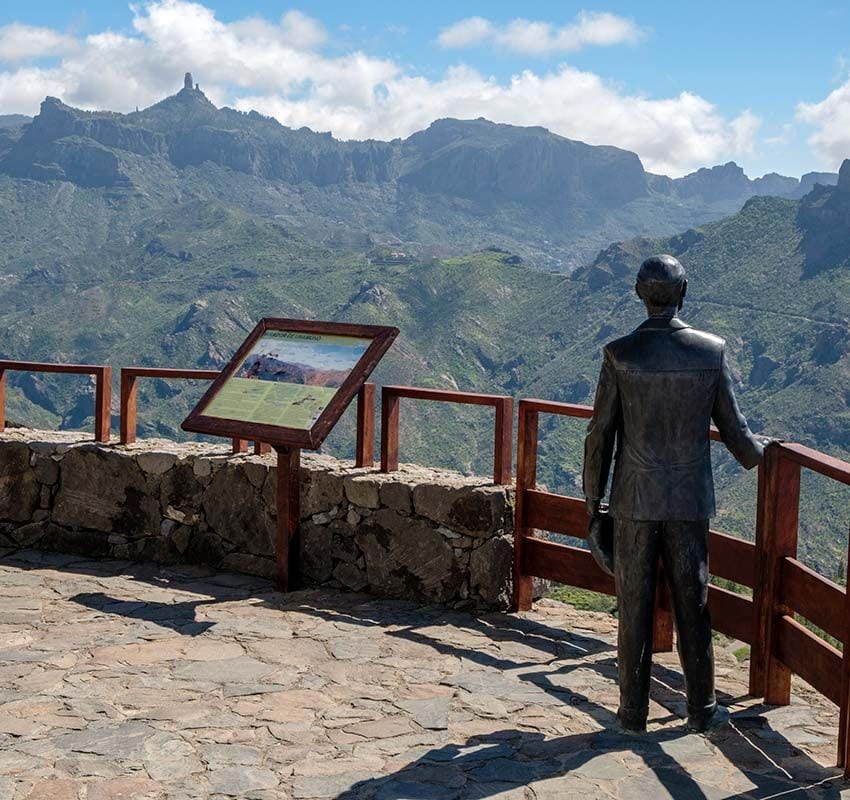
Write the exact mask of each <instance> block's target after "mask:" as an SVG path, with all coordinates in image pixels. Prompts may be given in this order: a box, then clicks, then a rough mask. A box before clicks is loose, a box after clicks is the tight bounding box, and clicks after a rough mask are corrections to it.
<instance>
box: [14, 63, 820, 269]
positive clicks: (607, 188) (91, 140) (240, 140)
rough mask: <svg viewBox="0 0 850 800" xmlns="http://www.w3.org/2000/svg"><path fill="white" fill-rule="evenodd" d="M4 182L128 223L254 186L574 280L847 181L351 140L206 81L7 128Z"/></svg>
mask: <svg viewBox="0 0 850 800" xmlns="http://www.w3.org/2000/svg"><path fill="white" fill-rule="evenodd" d="M221 170H224V171H225V173H221V172H220V171H221ZM226 173H232V177H228V176H227V174H226ZM0 174H5V175H7V176H9V177H10V178H13V179H22V180H36V181H43V182H56V181H58V182H65V183H70V184H72V185H74V186H77V187H79V188H81V189H86V190H91V191H92V192H93V193H95V194H93V199H97V195H96V193H100V195H101V198H100V199H102V200H103V204H104V205H106V206H107V208H106V209H103V210H102V211H101V212H99V213H107V214H108V213H109V211H108V206H109V205H110V204H115V203H121V202H123V204H124V207H125V209H126V207H127V206H129V205H132V204H133V199H132V198H133V197H134V195H135V196H136V197H135V200H137V201H138V202H139V204H140V205H144V206H145V209H144V210H142V209H140V213H144V214H148V215H152V214H156V213H158V212H157V208H156V206H161V207H163V209H168V212H169V213H175V212H174V211H173V206H174V204H175V203H180V202H185V200H186V198H187V194H189V193H190V192H191V193H194V194H195V195H196V196H198V197H210V196H215V197H216V198H217V199H219V200H221V199H223V198H224V197H226V196H227V195H228V192H229V190H230V189H231V185H230V184H232V182H233V179H234V178H235V177H236V176H240V177H239V191H238V195H232V194H231V199H230V200H229V202H231V203H232V204H234V205H236V206H238V207H239V208H240V209H243V210H247V211H249V212H250V213H252V214H254V215H257V216H258V217H260V218H265V219H268V218H270V217H274V216H275V215H276V214H277V215H281V216H282V218H283V219H286V220H288V221H289V223H290V224H292V225H295V226H297V227H298V228H300V229H302V230H304V231H308V232H309V231H314V232H315V235H317V236H327V235H328V234H327V231H329V230H332V231H334V233H333V237H334V238H335V239H336V240H337V241H338V242H342V243H343V244H351V243H352V242H365V241H366V240H372V241H374V242H377V243H386V244H398V245H404V246H405V247H406V248H407V249H409V250H414V251H415V252H416V253H417V254H418V255H420V256H421V255H437V256H447V255H453V254H459V253H461V252H463V251H465V250H468V249H469V248H470V247H483V246H486V245H491V244H492V245H497V246H500V247H504V248H506V249H510V250H511V251H513V252H516V253H518V254H519V255H520V256H521V257H523V258H524V259H525V260H526V261H528V262H529V263H531V264H532V265H534V266H538V267H540V268H543V269H549V270H554V271H561V272H569V271H571V270H572V269H575V268H576V267H577V266H579V265H581V264H583V263H586V262H587V261H589V260H590V259H592V258H593V257H594V255H595V254H596V252H598V250H599V249H600V248H601V247H603V246H605V245H606V244H607V243H609V242H610V241H613V240H618V239H623V238H628V237H630V236H633V235H635V234H649V235H661V234H666V233H674V232H676V231H678V230H683V229H686V228H688V227H693V226H695V225H699V224H701V223H703V222H708V221H711V220H713V219H719V218H720V217H722V216H723V215H725V214H727V213H731V212H734V211H736V210H737V209H738V208H740V207H741V206H742V205H743V203H744V202H745V201H746V200H747V199H748V198H749V197H751V196H753V195H759V194H769V193H781V194H782V195H783V196H789V197H790V196H794V197H796V196H799V195H801V194H804V193H805V191H804V190H807V189H808V188H811V187H813V186H814V184H815V182H816V181H819V182H822V183H829V182H832V183H834V182H835V180H837V176H833V175H832V174H829V173H808V174H807V175H806V176H803V179H802V180H800V181H798V180H797V179H794V178H787V177H784V176H776V175H768V176H763V177H761V178H756V179H755V180H751V179H749V178H748V177H747V176H746V175H744V173H743V170H742V169H741V168H740V167H739V166H738V165H736V164H734V163H733V162H730V163H728V164H725V165H720V166H717V167H713V168H711V169H701V170H697V171H696V172H695V173H692V174H690V175H687V176H683V177H682V178H668V177H666V176H657V175H653V174H651V173H648V172H646V171H645V170H644V168H643V165H642V164H641V162H640V159H639V158H638V156H637V155H636V154H634V153H631V152H629V151H627V150H623V149H620V148H617V147H612V146H607V145H588V144H585V143H583V142H578V141H574V140H571V139H567V138H565V137H562V136H558V135H557V134H553V133H551V132H549V131H548V130H546V129H545V128H541V127H521V126H514V125H508V124H504V123H493V122H490V121H488V120H485V119H483V118H479V119H477V120H455V119H451V118H446V119H439V120H435V121H434V122H432V123H431V125H429V127H428V128H426V129H425V130H422V131H418V132H416V133H414V134H412V135H411V136H409V137H407V138H406V139H394V140H391V141H379V140H366V141H341V140H337V139H334V138H333V137H332V136H331V135H330V134H328V133H316V132H314V131H312V130H310V129H307V128H299V129H292V128H288V127H286V126H285V125H282V124H281V123H280V122H278V121H277V120H275V119H273V118H270V117H266V116H263V115H262V114H259V113H257V112H255V111H251V112H247V113H246V112H241V111H236V110H234V109H230V108H226V107H225V108H217V107H216V106H215V105H213V104H212V103H211V102H210V101H209V100H208V99H207V98H206V96H205V95H204V93H203V92H202V91H201V90H200V89H199V88H197V85H196V84H191V76H188V78H187V82H186V85H184V88H183V89H181V90H180V91H179V92H177V93H176V94H175V95H172V96H170V97H167V98H164V99H163V100H161V101H159V102H158V103H155V104H154V105H152V106H150V107H149V108H146V109H143V110H141V111H135V112H132V113H129V114H119V113H116V112H109V111H81V110H78V109H74V108H72V107H70V106H68V105H66V104H64V103H63V102H62V101H61V100H59V99H58V98H46V99H45V101H44V102H43V103H42V106H41V110H40V113H39V114H38V115H37V116H36V117H35V118H33V120H32V121H31V122H28V123H24V124H21V125H17V126H15V125H10V126H5V127H4V126H0ZM242 176H244V178H243V177H242ZM187 179H188V180H189V182H190V183H192V184H194V185H193V187H192V188H191V189H190V190H187ZM245 179H247V180H245ZM177 213H179V212H177ZM83 224H88V223H86V222H83Z"/></svg>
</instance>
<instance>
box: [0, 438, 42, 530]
mask: <svg viewBox="0 0 850 800" xmlns="http://www.w3.org/2000/svg"><path fill="white" fill-rule="evenodd" d="M0 447H2V450H0V519H2V520H9V521H10V522H28V521H29V520H30V519H31V518H32V514H33V512H34V511H35V510H36V509H37V508H38V505H39V499H40V497H41V486H40V485H39V482H38V479H37V478H36V475H35V472H34V471H33V468H32V465H31V464H30V449H29V447H27V445H26V444H25V443H24V442H14V441H13V442H3V443H2V444H1V445H0Z"/></svg>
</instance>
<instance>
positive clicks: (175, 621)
mask: <svg viewBox="0 0 850 800" xmlns="http://www.w3.org/2000/svg"><path fill="white" fill-rule="evenodd" d="M0 565H6V566H12V567H15V568H17V569H24V570H26V569H53V570H57V571H61V572H70V573H76V574H83V575H90V576H95V577H99V578H105V577H121V578H125V579H130V580H134V581H139V582H141V583H146V584H149V585H152V586H157V587H161V588H167V589H169V590H174V591H185V592H192V593H196V594H201V595H206V596H207V597H208V598H209V599H200V600H190V601H178V602H175V603H161V602H133V601H127V600H119V599H116V598H113V597H110V596H108V595H106V594H103V593H101V592H95V593H80V594H77V595H76V596H74V597H72V598H71V600H73V601H75V602H78V603H80V604H82V605H85V606H87V607H89V608H92V609H95V610H97V611H100V612H102V613H107V614H116V615H120V616H123V617H127V618H130V619H137V620H143V621H148V622H153V623H155V624H157V625H160V626H162V627H166V628H169V629H171V630H175V631H177V632H179V633H181V634H183V635H190V636H195V635H198V634H200V633H203V632H204V631H206V630H208V629H209V628H211V627H214V625H215V623H214V622H197V621H196V620H195V609H196V608H197V607H198V606H200V605H212V604H215V603H220V602H233V601H236V600H245V599H248V598H256V599H259V600H260V601H261V602H262V603H263V604H264V605H266V606H268V607H270V608H275V609H278V610H281V611H297V612H299V613H301V614H309V615H313V616H316V617H318V618H320V619H323V620H327V621H332V622H340V623H345V624H350V625H360V626H366V627H380V628H382V629H385V635H387V636H389V637H397V638H401V639H405V640H408V641H411V642H415V643H417V644H420V645H424V646H428V647H431V648H433V649H434V650H436V651H437V652H440V653H442V654H448V655H453V656H456V657H459V658H463V659H466V660H468V661H471V662H473V663H476V664H480V665H482V666H484V667H487V668H488V669H489V670H491V672H489V673H482V674H485V675H496V676H501V675H502V673H504V672H505V671H516V672H514V673H513V677H515V678H517V679H518V680H520V681H523V682H526V683H528V684H531V685H533V686H534V687H536V688H538V689H540V690H542V691H544V692H546V693H547V694H549V695H550V696H552V697H554V698H557V699H558V700H559V701H561V702H563V703H564V704H565V705H569V706H571V707H573V708H575V709H576V710H577V711H579V712H581V713H584V714H587V715H588V716H589V717H590V718H592V719H593V720H594V721H595V722H596V723H598V724H599V725H600V726H601V727H602V728H603V729H604V730H602V731H596V732H589V733H579V734H570V735H566V736H560V737H555V738H547V737H546V736H545V735H544V734H542V733H539V732H536V731H528V730H519V729H504V730H500V731H494V732H492V733H488V734H484V735H478V736H473V737H471V738H469V739H468V740H467V741H466V742H464V743H463V744H458V743H452V744H446V745H443V746H441V747H435V748H432V749H431V750H428V751H427V752H425V753H424V754H422V755H420V756H419V757H418V758H417V759H416V761H414V762H412V763H410V764H408V765H407V766H405V767H403V768H401V769H399V770H398V771H397V772H395V773H393V774H391V775H385V776H381V777H375V778H369V779H367V780H363V781H360V782H359V783H357V784H355V785H354V786H352V787H351V788H350V789H348V790H346V791H344V792H343V793H342V794H340V795H338V800H361V799H365V798H370V799H371V798H374V800H419V799H420V798H427V799H428V800H431V799H432V798H433V799H434V800H436V798H439V799H440V800H451V799H452V798H464V799H469V800H476V799H478V798H488V797H497V796H499V795H500V794H501V793H503V792H508V791H511V790H513V789H518V788H522V787H526V786H529V785H530V784H531V785H533V788H534V789H535V791H536V793H537V795H538V797H541V796H543V797H546V798H547V800H548V799H549V798H555V797H558V798H560V797H566V796H567V795H566V794H564V792H565V788H566V787H565V786H564V784H563V782H561V783H558V784H557V785H555V786H552V787H551V788H549V789H547V788H546V787H545V783H544V782H545V781H547V780H550V779H557V778H563V777H565V776H568V775H570V773H573V772H575V773H577V775H579V776H582V777H584V778H585V781H586V783H585V785H584V786H580V785H576V787H575V788H576V789H577V790H578V791H579V792H582V791H595V783H594V781H595V780H605V779H619V780H620V781H623V782H625V786H623V787H621V788H622V791H620V796H621V797H624V798H628V799H629V800H631V798H632V797H635V798H642V797H646V798H652V800H655V798H662V797H663V796H664V792H666V793H667V794H668V795H669V796H670V797H672V798H675V800H679V798H683V799H685V800H691V799H692V798H693V800H719V798H729V800H733V798H734V799H740V800H772V798H782V799H783V800H786V799H787V800H793V798H796V797H800V798H803V797H806V798H809V797H812V798H818V800H840V798H841V790H842V789H847V784H846V783H845V782H843V781H842V780H841V775H840V773H839V772H838V771H837V770H836V769H829V768H825V767H823V766H821V765H820V764H818V763H817V762H816V761H814V760H813V759H811V758H810V757H808V756H807V755H806V754H805V753H803V752H802V751H800V750H799V749H798V748H797V747H795V746H794V745H793V744H792V743H791V742H789V741H788V740H787V739H786V738H785V737H784V736H783V735H782V734H781V733H780V732H779V731H776V730H773V729H772V728H771V727H770V724H769V721H768V720H767V719H766V718H765V717H764V716H763V713H764V712H765V711H767V710H768V707H766V706H761V705H756V706H752V707H750V708H747V709H746V710H744V711H741V712H737V713H735V714H733V715H732V724H731V725H729V726H727V727H726V728H724V729H722V730H721V731H718V732H716V733H714V734H712V735H711V736H710V737H709V738H710V741H711V743H712V744H713V745H714V747H716V748H717V750H718V751H719V752H720V754H721V755H722V757H723V758H725V759H726V760H727V761H728V762H729V763H730V764H731V765H732V766H733V767H734V768H735V769H737V770H738V771H739V772H740V774H741V775H742V776H743V777H744V778H746V779H747V780H748V781H749V783H750V784H751V786H752V788H748V789H746V790H744V791H741V792H738V793H734V792H732V793H730V792H729V791H724V790H723V789H722V788H718V787H717V786H715V785H713V784H710V783H708V782H707V781H706V780H703V782H700V780H698V779H697V778H695V777H693V776H692V775H690V774H689V773H688V772H687V771H686V770H685V769H683V767H682V766H681V764H680V763H679V761H678V760H677V753H678V754H679V757H681V754H682V752H683V749H684V750H685V751H686V750H688V748H691V747H693V746H694V745H693V742H694V741H697V742H698V741H701V739H700V737H697V736H696V735H694V734H688V733H687V732H686V731H685V729H684V720H683V719H682V711H683V710H684V706H685V703H684V687H683V682H682V676H681V674H680V673H679V672H677V671H675V670H671V669H669V668H667V667H665V666H663V665H660V664H654V665H653V684H652V699H653V700H654V701H656V702H657V703H659V704H660V705H661V706H662V707H664V708H666V709H667V710H668V711H669V712H670V713H669V716H667V717H665V718H664V719H661V720H658V719H654V720H653V722H654V723H665V724H666V723H671V722H675V721H677V720H678V721H680V722H681V723H682V724H680V725H678V726H677V727H666V728H663V729H660V730H658V729H656V730H652V731H650V732H649V733H646V734H642V735H629V734H626V733H621V732H618V731H616V730H615V725H616V717H615V714H614V712H613V711H611V710H609V709H607V708H606V707H604V706H602V705H599V704H598V703H595V702H593V701H592V700H590V699H589V698H588V697H586V696H585V695H583V694H581V693H577V692H576V691H575V690H573V689H570V688H568V687H567V686H562V685H559V680H560V679H561V678H563V676H565V675H568V674H569V673H570V672H571V671H573V670H576V669H585V670H593V671H595V672H597V673H598V674H600V675H601V676H602V677H604V678H605V679H607V680H610V681H612V683H613V682H616V677H617V669H616V660H615V658H614V656H613V652H614V648H613V647H612V646H611V645H610V644H609V643H607V642H604V641H602V640H600V639H596V638H594V637H592V636H588V635H585V634H581V633H577V632H574V631H568V630H564V629H561V628H557V627H553V626H551V625H546V624H544V623H541V622H537V621H536V620H533V619H529V618H525V617H520V616H516V615H511V614H506V613H489V614H482V615H480V616H474V615H472V614H469V613H465V612H457V611H451V610H447V609H445V608H441V607H435V606H424V607H423V606H417V605H416V604H415V603H411V602H407V601H395V600H382V599H378V598H375V597H372V596H369V595H354V594H352V593H347V594H346V593H341V592H337V591H335V590H330V591H329V590H322V589H318V590H312V591H308V592H293V593H290V594H288V595H282V594H279V593H277V592H276V591H274V588H273V586H272V584H271V583H270V582H268V581H265V580H263V579H261V578H252V577H249V576H240V575H233V574H229V573H214V572H204V571H202V570H199V569H197V568H192V567H182V566H179V567H165V568H162V567H157V566H156V565H153V564H136V563H129V562H115V561H103V562H100V561H91V560H90V559H83V558H81V557H73V556H65V555H61V554H53V553H41V552H38V551H6V552H0ZM342 598H345V602H344V603H340V600H341V599H342ZM352 599H355V600H361V599H362V602H360V603H357V604H352ZM341 607H342V608H341ZM456 628H457V629H462V630H463V631H464V632H465V633H467V634H469V633H471V634H474V635H477V636H479V637H480V638H481V642H482V648H481V649H472V648H469V647H466V646H463V645H459V644H455V643H453V642H451V641H450V639H451V632H452V630H453V629H456ZM444 631H445V632H446V636H445V637H444V638H439V635H440V633H442V632H444ZM506 643H507V644H510V645H522V646H525V647H528V648H532V649H533V650H536V651H539V652H540V653H541V654H542V656H541V658H539V659H531V658H528V657H523V658H517V657H511V656H510V654H505V653H501V652H499V647H500V646H503V647H504V645H505V644H506ZM506 649H509V648H506ZM490 650H495V651H496V652H489V651H490ZM609 654H610V655H609ZM600 656H601V658H600ZM593 657H597V658H593ZM565 659H583V660H578V661H577V662H576V663H573V664H564V665H561V666H559V667H557V668H556V669H552V670H549V671H546V668H547V667H549V666H552V662H555V661H560V660H565ZM521 670H527V671H525V672H522V671H521ZM719 697H720V699H721V701H722V702H723V703H724V704H730V703H734V702H736V701H738V700H740V699H743V698H731V697H729V696H728V695H723V694H722V693H720V694H719ZM618 753H623V754H628V753H631V754H634V755H637V756H638V757H640V759H641V760H642V761H643V763H644V764H645V765H646V767H647V768H648V770H649V772H648V773H645V774H639V775H637V776H633V775H628V774H627V773H628V768H626V767H624V766H623V765H622V764H620V770H621V771H622V770H626V774H617V770H616V769H614V772H613V773H610V774H606V770H610V769H611V764H610V763H608V764H607V765H599V764H597V765H594V764H593V763H592V762H593V760H594V759H597V758H599V757H604V756H605V755H606V754H618ZM789 759H791V760H793V762H794V763H793V765H791V766H792V768H793V772H794V773H795V774H792V773H791V772H790V771H788V770H787V769H786V768H785V767H783V766H782V763H783V761H786V763H787V760H789ZM724 771H725V772H727V773H730V774H731V771H730V770H728V769H725V770H724V769H722V768H719V769H718V770H716V771H715V775H717V774H719V773H720V772H724ZM547 792H548V793H547ZM591 796H593V797H596V796H599V795H596V794H593V795H588V800H590V797H591Z"/></svg>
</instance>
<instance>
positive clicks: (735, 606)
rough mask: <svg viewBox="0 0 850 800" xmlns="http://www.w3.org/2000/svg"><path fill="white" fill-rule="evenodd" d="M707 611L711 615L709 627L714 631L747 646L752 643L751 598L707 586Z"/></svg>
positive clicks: (754, 620)
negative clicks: (738, 640)
mask: <svg viewBox="0 0 850 800" xmlns="http://www.w3.org/2000/svg"><path fill="white" fill-rule="evenodd" d="M708 610H709V612H710V613H711V627H712V628H714V629H715V630H716V631H720V633H723V634H726V636H731V637H732V638H733V639H740V640H741V641H742V642H746V643H747V644H752V643H753V640H754V639H755V633H756V614H755V606H754V604H753V601H752V599H751V598H749V597H745V596H744V595H740V594H737V593H736V592H730V591H729V590H728V589H724V588H722V587H720V586H709V587H708Z"/></svg>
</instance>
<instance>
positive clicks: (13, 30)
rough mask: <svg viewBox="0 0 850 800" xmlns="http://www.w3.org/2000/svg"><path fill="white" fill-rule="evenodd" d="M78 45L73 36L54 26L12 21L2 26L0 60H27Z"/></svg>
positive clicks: (67, 49) (57, 53)
mask: <svg viewBox="0 0 850 800" xmlns="http://www.w3.org/2000/svg"><path fill="white" fill-rule="evenodd" d="M76 46H77V42H76V41H75V40H74V38H73V37H71V36H66V35H65V34H63V33H59V32H58V31H54V30H53V29H52V28H37V27H35V26H33V25H23V24H22V23H20V22H12V23H11V24H9V25H2V26H0V61H26V60H28V59H32V58H41V57H44V56H55V55H60V54H62V53H67V52H68V51H69V50H73V49H74V48H75V47H76Z"/></svg>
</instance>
